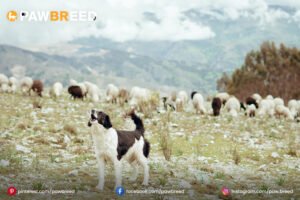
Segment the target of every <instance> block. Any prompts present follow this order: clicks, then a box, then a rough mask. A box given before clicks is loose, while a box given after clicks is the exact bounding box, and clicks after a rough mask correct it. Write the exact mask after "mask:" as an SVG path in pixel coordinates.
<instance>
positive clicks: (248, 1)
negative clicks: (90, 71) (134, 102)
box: [0, 0, 300, 47]
mask: <svg viewBox="0 0 300 200" xmlns="http://www.w3.org/2000/svg"><path fill="white" fill-rule="evenodd" d="M271 4H276V5H283V6H288V7H291V8H294V9H295V12H294V13H293V14H290V13H287V12H285V11H283V10H278V9H274V8H271V7H270V5H271ZM9 10H16V11H21V10H26V11H36V10H44V11H49V10H68V11H71V10H85V11H95V12H96V13H97V15H98V18H97V21H96V22H69V23H53V22H31V23H29V22H14V23H10V22H8V21H7V20H6V12H7V11H9ZM188 10H196V11H197V12H200V13H206V14H208V15H210V16H211V17H214V18H216V19H218V20H238V19H239V18H241V17H244V18H253V19H255V20H258V21H259V22H260V23H261V24H264V23H273V22H274V21H277V20H282V19H283V20H286V21H289V20H293V21H296V22H297V23H299V24H300V1H299V0H242V1H237V0H215V1H211V0H174V1H170V0H101V1H99V0H89V1H86V0H73V1H71V0H60V1H55V2H54V1H53V0H43V1H41V0H30V1H29V0H11V1H3V2H2V3H1V10H0V11H1V12H0V13H1V14H0V26H1V28H0V43H1V44H10V45H15V46H20V47H30V46H31V45H47V44H49V45H51V44H56V43H60V42H67V41H71V40H73V39H75V38H77V37H88V36H96V37H97V36H101V37H105V38H109V39H111V40H113V41H118V42H123V41H128V40H141V41H155V40H169V41H180V40H205V39H209V38H213V37H215V36H216V35H217V34H218V33H217V32H215V31H214V30H213V28H212V27H210V26H209V25H207V24H206V23H205V22H201V21H197V22H195V21H193V20H191V19H190V18H189V17H187V16H186V15H185V14H184V12H186V11H188ZM216 10H217V11H218V12H216Z"/></svg>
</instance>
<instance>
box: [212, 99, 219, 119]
mask: <svg viewBox="0 0 300 200" xmlns="http://www.w3.org/2000/svg"><path fill="white" fill-rule="evenodd" d="M221 106H222V101H221V99H220V98H218V97H215V98H213V101H212V103H211V107H212V109H213V111H214V116H219V115H220V109H221Z"/></svg>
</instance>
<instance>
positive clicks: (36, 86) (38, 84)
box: [31, 80, 44, 97]
mask: <svg viewBox="0 0 300 200" xmlns="http://www.w3.org/2000/svg"><path fill="white" fill-rule="evenodd" d="M43 89H44V85H43V82H42V81H41V80H34V81H33V84H32V86H31V90H32V91H33V92H35V93H36V94H37V95H39V96H40V97H42V92H43Z"/></svg>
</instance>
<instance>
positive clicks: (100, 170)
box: [96, 158, 105, 190]
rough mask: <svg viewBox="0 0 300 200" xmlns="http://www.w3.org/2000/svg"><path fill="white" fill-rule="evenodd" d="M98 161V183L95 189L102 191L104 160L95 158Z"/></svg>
mask: <svg viewBox="0 0 300 200" xmlns="http://www.w3.org/2000/svg"><path fill="white" fill-rule="evenodd" d="M97 161H98V172H99V183H98V185H97V187H96V188H97V189H99V190H103V188H104V181H105V178H104V177H105V160H104V159H103V158H97Z"/></svg>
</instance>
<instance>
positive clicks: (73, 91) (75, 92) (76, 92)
mask: <svg viewBox="0 0 300 200" xmlns="http://www.w3.org/2000/svg"><path fill="white" fill-rule="evenodd" d="M68 92H69V94H70V95H71V97H73V98H74V100H75V99H82V100H83V97H84V94H83V92H82V89H81V87H80V86H78V85H71V86H70V87H69V88H68Z"/></svg>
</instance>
